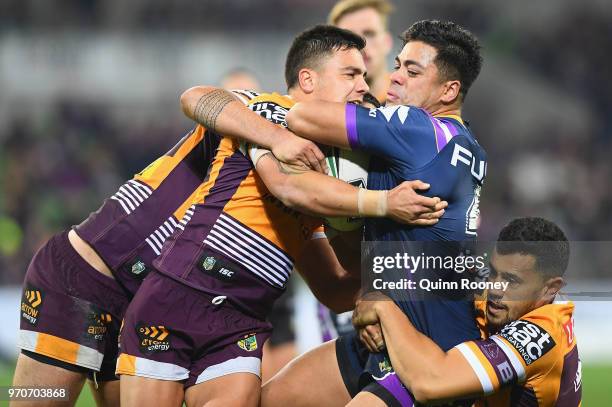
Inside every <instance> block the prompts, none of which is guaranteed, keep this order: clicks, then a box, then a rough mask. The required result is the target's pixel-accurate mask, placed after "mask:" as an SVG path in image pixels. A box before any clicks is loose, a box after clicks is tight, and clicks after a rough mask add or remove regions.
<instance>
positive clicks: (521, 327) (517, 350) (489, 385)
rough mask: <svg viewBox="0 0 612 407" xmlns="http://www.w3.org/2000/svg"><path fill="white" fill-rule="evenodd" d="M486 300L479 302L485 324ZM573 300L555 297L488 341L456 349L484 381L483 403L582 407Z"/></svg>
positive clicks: (489, 337)
mask: <svg viewBox="0 0 612 407" xmlns="http://www.w3.org/2000/svg"><path fill="white" fill-rule="evenodd" d="M485 304H486V302H484V301H479V302H477V306H476V308H477V311H478V312H479V314H480V319H479V321H480V322H481V323H482V322H484V319H485V318H486V317H483V315H486V313H484V309H483V308H484V306H485ZM573 310H574V305H573V304H572V303H571V302H555V303H552V304H548V305H545V306H542V307H539V308H536V309H535V310H533V311H531V312H529V313H527V314H526V315H524V316H523V317H522V318H521V319H519V320H517V321H513V322H511V323H509V324H508V325H506V326H505V327H504V328H502V329H501V330H500V332H499V333H497V334H495V335H492V336H488V334H486V326H482V328H484V331H485V337H486V339H484V340H479V341H470V342H464V343H462V344H460V345H457V346H456V348H457V349H458V350H459V351H460V352H461V353H462V355H463V356H464V357H465V358H466V360H467V361H468V362H469V364H470V365H471V367H472V369H474V372H475V373H476V376H477V377H478V379H479V380H480V383H481V385H482V388H483V391H484V393H485V396H486V397H485V398H483V399H481V400H479V401H478V403H477V405H479V406H491V407H493V406H495V407H498V406H499V407H503V406H564V407H577V406H580V403H581V397H582V383H581V369H580V367H581V366H580V358H579V356H578V347H577V345H576V337H575V336H574V320H573V317H572V312H573Z"/></svg>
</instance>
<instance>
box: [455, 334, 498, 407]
mask: <svg viewBox="0 0 612 407" xmlns="http://www.w3.org/2000/svg"><path fill="white" fill-rule="evenodd" d="M455 348H457V350H458V351H459V352H461V354H462V355H463V357H465V359H466V360H467V361H468V363H469V364H470V366H472V369H473V370H474V373H476V376H477V377H478V380H479V381H480V384H481V385H482V391H483V392H484V394H485V396H487V395H489V394H492V393H493V390H494V388H493V383H492V382H491V379H490V378H489V375H488V374H487V371H486V370H485V368H484V366H483V365H482V364H481V362H480V361H479V360H478V357H477V356H476V355H475V354H474V352H473V351H472V349H470V347H469V346H468V345H467V344H466V343H460V344H459V345H457V346H455Z"/></svg>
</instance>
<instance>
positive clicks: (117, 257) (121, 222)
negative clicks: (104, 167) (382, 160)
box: [74, 91, 257, 294]
mask: <svg viewBox="0 0 612 407" xmlns="http://www.w3.org/2000/svg"><path fill="white" fill-rule="evenodd" d="M234 94H235V95H236V96H238V97H239V98H240V99H241V100H242V101H243V102H244V103H248V101H249V100H250V99H251V98H253V97H255V96H257V94H255V93H253V92H248V91H234ZM220 140H221V138H220V136H218V135H216V134H215V133H213V132H209V131H207V130H206V129H205V128H204V127H202V126H196V127H195V128H194V129H193V130H192V131H190V132H189V133H188V134H187V135H186V136H184V137H183V138H182V139H181V140H180V141H179V142H178V143H177V144H176V145H175V146H174V147H173V148H172V149H171V150H170V151H168V152H167V153H166V154H164V155H163V156H161V157H159V158H158V159H157V160H155V161H154V162H153V163H151V164H150V165H149V166H148V167H146V168H145V169H144V170H142V171H141V172H139V173H138V174H136V175H135V176H134V177H133V178H132V179H131V180H129V181H127V182H126V183H125V184H123V185H122V186H121V187H119V190H118V191H117V192H116V193H115V194H114V195H113V196H111V197H110V198H108V199H106V200H105V201H104V203H103V204H102V206H101V207H100V208H99V209H98V210H97V211H96V212H94V213H92V214H91V215H89V217H88V218H87V219H86V220H85V221H83V222H82V223H81V224H80V225H78V226H76V227H75V228H74V229H75V231H76V233H77V234H78V235H79V237H81V239H83V240H84V241H86V242H87V243H88V244H89V245H90V246H91V247H92V248H93V249H94V250H95V251H96V253H97V254H98V255H99V256H100V257H101V258H102V260H103V261H104V262H105V263H106V265H107V266H108V267H109V268H110V269H111V270H112V271H113V274H114V275H115V277H116V279H117V281H119V283H120V284H122V285H123V286H124V288H125V289H126V290H127V291H129V292H130V293H131V294H134V292H135V291H136V290H137V289H138V286H139V284H140V281H141V280H142V278H143V277H144V276H145V275H146V274H147V273H148V271H149V270H150V269H151V268H152V266H151V263H152V262H153V259H155V257H157V256H158V255H159V254H160V253H161V250H162V246H163V244H164V242H165V241H166V239H168V237H170V235H172V233H173V232H174V231H175V230H176V229H177V228H180V227H181V226H182V225H184V224H185V223H186V222H187V221H188V220H189V219H190V216H191V215H192V214H193V211H192V210H191V209H190V206H191V203H192V201H193V199H194V197H195V193H196V191H197V190H198V188H199V187H200V186H201V185H202V182H203V181H204V179H205V177H206V174H207V171H208V167H209V164H210V162H211V161H212V158H213V157H214V154H215V151H216V149H217V147H218V145H219V141H220Z"/></svg>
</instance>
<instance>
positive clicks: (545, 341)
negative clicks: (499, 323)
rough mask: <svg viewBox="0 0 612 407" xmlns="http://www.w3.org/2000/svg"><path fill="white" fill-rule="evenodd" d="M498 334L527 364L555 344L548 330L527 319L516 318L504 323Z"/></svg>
mask: <svg viewBox="0 0 612 407" xmlns="http://www.w3.org/2000/svg"><path fill="white" fill-rule="evenodd" d="M500 336H502V337H503V338H505V339H506V340H508V342H510V343H511V344H512V345H513V346H514V347H515V348H516V350H517V351H518V352H519V353H520V355H521V357H522V358H523V360H524V361H525V363H526V364H527V365H530V364H531V363H533V362H535V361H536V360H537V359H539V358H541V357H542V356H544V355H545V354H546V353H547V352H548V351H549V350H551V349H552V348H553V347H554V346H555V341H554V340H553V338H552V337H551V336H550V334H549V333H548V332H546V331H545V330H544V329H542V328H540V327H539V326H538V325H536V324H534V323H532V322H528V321H522V320H518V321H514V322H512V323H510V324H509V325H506V326H505V327H504V328H503V329H502V330H501V332H500Z"/></svg>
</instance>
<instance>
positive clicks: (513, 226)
mask: <svg viewBox="0 0 612 407" xmlns="http://www.w3.org/2000/svg"><path fill="white" fill-rule="evenodd" d="M495 250H496V252H497V253H499V254H502V255H503V254H515V253H520V254H525V255H532V256H534V257H535V259H536V269H537V270H538V271H540V272H542V273H544V274H545V275H547V276H555V277H556V276H562V275H563V274H564V273H565V270H566V269H567V265H568V263H569V256H570V246H569V242H568V240H567V237H566V236H565V233H563V231H562V230H561V228H560V227H559V226H557V225H556V224H555V223H553V222H551V221H549V220H546V219H543V218H518V219H514V220H512V221H511V222H510V223H508V224H507V225H506V226H504V228H503V229H502V230H501V231H500V232H499V237H498V238H497V244H496V246H495Z"/></svg>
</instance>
